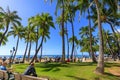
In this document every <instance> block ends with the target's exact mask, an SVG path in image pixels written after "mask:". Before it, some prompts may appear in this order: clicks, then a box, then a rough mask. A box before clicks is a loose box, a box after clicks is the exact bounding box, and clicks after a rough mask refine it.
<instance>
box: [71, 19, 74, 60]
mask: <svg viewBox="0 0 120 80" xmlns="http://www.w3.org/2000/svg"><path fill="white" fill-rule="evenodd" d="M71 25H72V37H73V39H72V52H71V60H72V61H74V60H73V53H74V48H75V40H74V26H73V20H72V19H71Z"/></svg>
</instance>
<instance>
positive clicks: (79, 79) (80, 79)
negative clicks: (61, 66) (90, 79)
mask: <svg viewBox="0 0 120 80" xmlns="http://www.w3.org/2000/svg"><path fill="white" fill-rule="evenodd" d="M67 77H70V78H73V80H87V79H84V78H80V77H76V76H71V75H67Z"/></svg>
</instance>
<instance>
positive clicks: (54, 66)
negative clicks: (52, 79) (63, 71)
mask: <svg viewBox="0 0 120 80" xmlns="http://www.w3.org/2000/svg"><path fill="white" fill-rule="evenodd" d="M36 67H41V68H44V70H42V71H45V72H46V71H51V70H52V71H53V72H56V71H60V67H68V66H67V64H61V63H47V64H45V63H41V64H40V65H36Z"/></svg>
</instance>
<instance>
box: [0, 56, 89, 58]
mask: <svg viewBox="0 0 120 80" xmlns="http://www.w3.org/2000/svg"><path fill="white" fill-rule="evenodd" d="M33 56H34V55H31V56H30V58H32V57H33ZM0 57H1V58H3V57H6V58H10V57H11V56H10V55H0ZM38 57H40V55H38ZM45 57H49V58H56V57H62V55H42V58H45ZM65 57H66V58H67V55H66V56H65ZM75 57H77V58H82V57H83V56H82V55H76V56H75ZM84 57H86V58H89V55H84ZM15 58H23V55H16V57H15ZM26 58H27V57H26Z"/></svg>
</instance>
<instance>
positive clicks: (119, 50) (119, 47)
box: [107, 21, 120, 59]
mask: <svg viewBox="0 0 120 80" xmlns="http://www.w3.org/2000/svg"><path fill="white" fill-rule="evenodd" d="M107 23H109V24H110V27H111V29H112V32H113V33H114V37H115V38H114V39H115V42H116V45H117V47H118V55H120V46H119V42H118V37H117V36H116V33H115V30H114V26H113V25H112V23H111V22H109V21H107ZM119 59H120V58H119Z"/></svg>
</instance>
